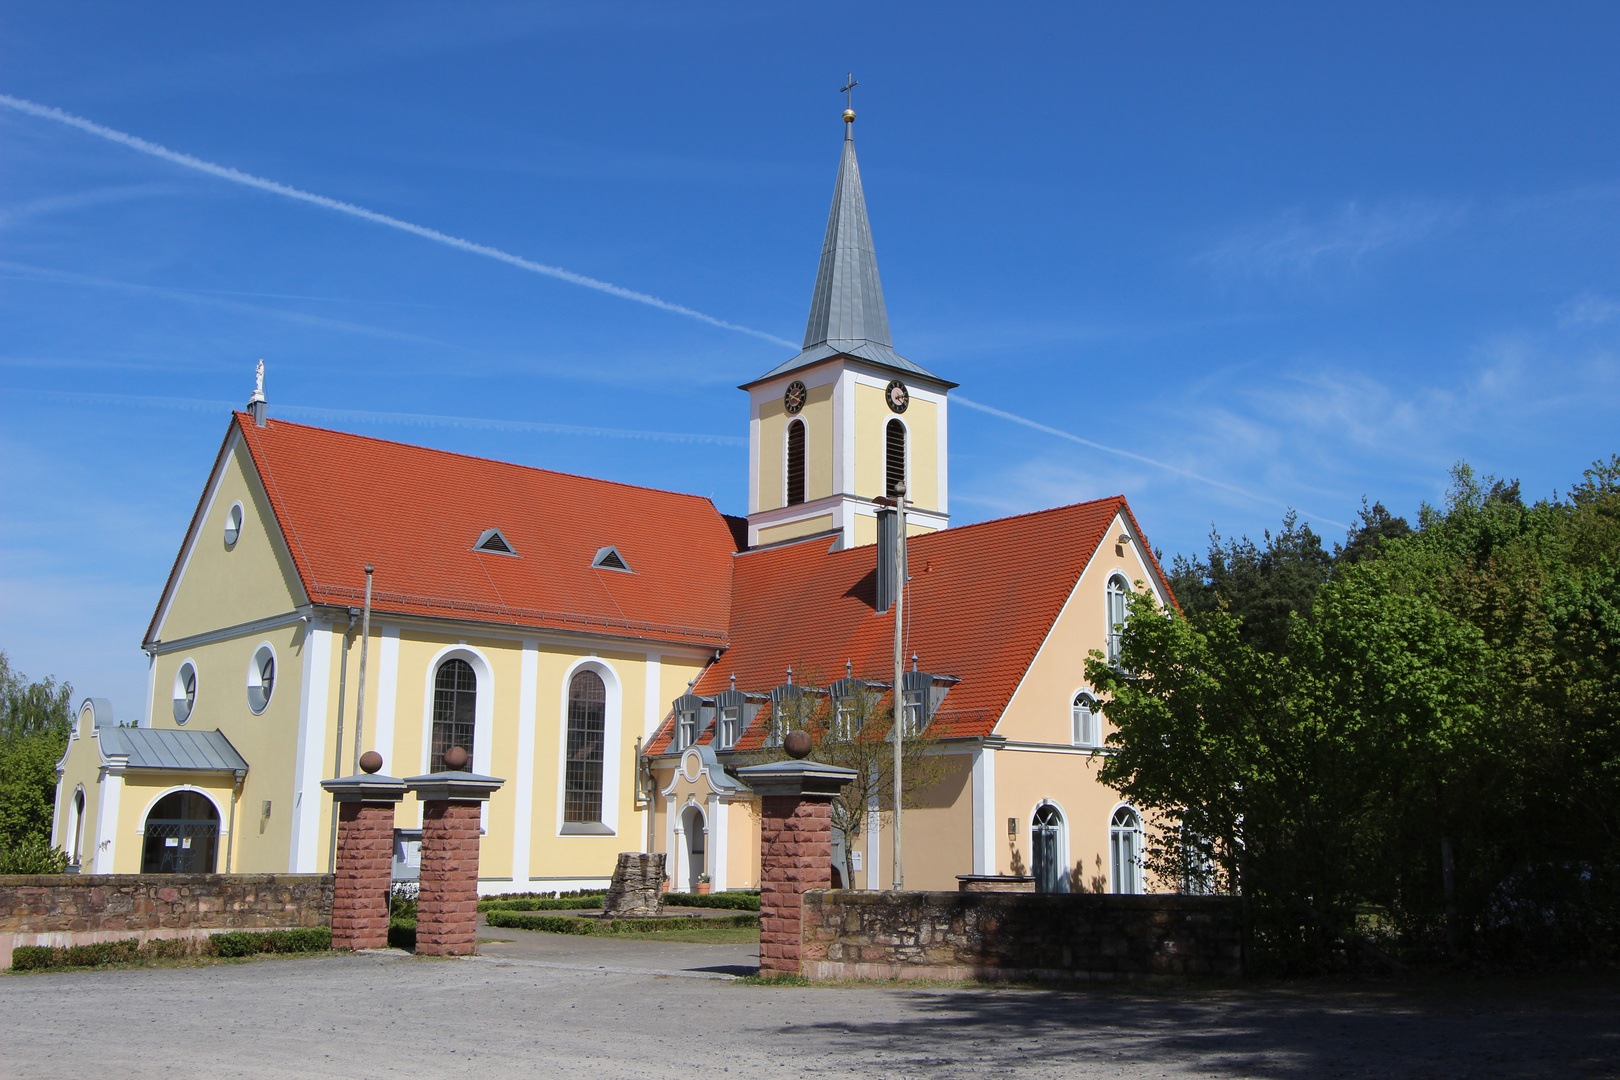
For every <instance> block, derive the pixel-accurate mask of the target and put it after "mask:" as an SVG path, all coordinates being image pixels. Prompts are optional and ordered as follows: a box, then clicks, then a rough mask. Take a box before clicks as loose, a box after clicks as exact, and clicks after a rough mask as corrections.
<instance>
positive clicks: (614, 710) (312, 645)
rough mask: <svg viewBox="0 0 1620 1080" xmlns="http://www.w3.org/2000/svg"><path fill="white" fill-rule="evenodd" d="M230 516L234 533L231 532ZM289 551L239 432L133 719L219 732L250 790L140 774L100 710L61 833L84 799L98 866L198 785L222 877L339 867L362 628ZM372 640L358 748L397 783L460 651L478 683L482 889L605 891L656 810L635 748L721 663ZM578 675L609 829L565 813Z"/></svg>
mask: <svg viewBox="0 0 1620 1080" xmlns="http://www.w3.org/2000/svg"><path fill="white" fill-rule="evenodd" d="M235 508H240V510H241V518H240V526H239V527H238V529H237V535H236V538H235V540H234V542H232V543H227V542H226V540H225V537H226V526H227V524H228V523H230V524H235V519H233V518H232V516H231V515H232V512H233V509H235ZM286 544H287V541H286V539H285V538H284V537H283V536H282V535H281V533H280V531H279V529H278V527H277V526H276V523H275V519H274V515H273V514H272V513H271V512H270V510H269V505H268V503H267V501H266V500H265V498H264V491H263V488H262V486H261V484H260V482H259V478H258V476H257V474H256V471H255V470H254V467H253V463H252V459H251V458H250V457H249V456H248V455H247V453H246V452H245V450H244V449H243V447H242V446H241V444H240V439H239V438H236V439H234V445H228V446H227V447H226V450H225V452H224V453H223V454H222V455H221V459H220V463H219V466H218V468H217V471H216V473H215V475H214V476H213V477H212V478H211V479H210V483H209V486H208V489H207V491H206V492H205V495H204V499H203V504H202V508H201V511H200V517H199V521H198V525H197V527H196V529H195V530H194V531H193V533H192V535H191V536H190V537H189V538H188V542H187V545H186V547H185V549H184V550H183V551H182V553H181V559H180V564H179V568H178V575H177V577H176V580H175V582H174V586H173V588H172V589H171V590H170V593H169V596H168V597H167V598H166V600H165V602H164V603H163V605H162V607H161V608H160V610H159V613H158V616H157V618H156V620H155V624H154V635H153V636H154V639H155V642H154V645H153V647H152V650H151V678H150V679H149V681H148V685H149V687H150V695H151V696H150V699H149V700H148V701H147V702H145V703H144V707H143V709H142V713H143V715H141V716H140V717H139V720H138V722H139V723H140V725H141V726H143V727H147V728H156V729H167V730H177V731H183V730H215V729H217V730H219V731H220V732H222V733H223V734H224V735H225V737H226V738H227V739H228V740H229V741H230V744H231V746H232V747H234V748H235V750H236V751H237V752H238V753H239V754H241V756H242V757H243V758H244V759H246V761H247V762H248V763H249V768H248V769H247V772H246V775H245V776H244V777H243V778H242V779H241V781H240V784H238V783H237V782H236V781H235V779H234V778H232V777H230V776H229V775H226V776H225V777H223V778H221V777H218V776H214V775H207V776H204V775H202V774H198V773H191V772H180V773H173V774H157V773H144V772H143V773H140V774H138V775H137V774H134V773H130V772H126V771H124V770H121V769H119V768H118V767H117V766H116V764H115V765H112V766H109V765H108V764H107V763H106V762H105V761H104V760H103V755H101V754H100V753H99V752H98V749H97V747H98V743H99V739H98V737H97V735H96V728H95V724H94V717H93V710H92V709H90V708H88V703H87V708H86V710H85V714H86V715H85V716H84V717H81V722H80V723H79V724H78V725H77V726H76V728H75V733H74V735H73V737H72V739H71V740H70V743H69V747H68V750H67V753H66V754H65V756H64V758H63V761H62V763H61V765H60V766H59V774H60V781H59V783H58V806H57V814H56V834H57V840H56V842H57V843H59V844H64V841H65V842H67V843H71V837H72V830H73V829H75V828H77V827H78V826H77V824H76V819H75V813H76V811H75V802H74V798H75V795H76V793H77V792H79V791H81V790H82V791H83V792H84V793H85V800H86V811H85V814H84V821H85V824H84V826H83V830H84V835H86V836H88V837H91V838H93V842H92V841H89V840H87V841H84V842H83V846H84V851H85V862H84V863H82V864H81V865H85V866H86V869H90V868H92V867H93V868H94V869H95V870H97V871H101V872H109V873H110V872H117V873H134V872H138V871H139V870H140V869H141V860H142V837H143V833H144V824H145V821H146V815H147V813H148V812H149V810H150V807H151V804H152V803H153V802H154V801H155V800H156V798H157V797H159V795H161V794H163V793H166V792H167V791H168V790H171V789H173V790H182V789H188V788H189V789H195V790H197V791H199V792H200V793H202V794H204V795H206V796H207V797H208V798H209V799H210V800H211V801H212V802H213V803H214V804H215V806H216V808H217V811H218V814H219V822H220V834H221V839H220V841H219V845H218V852H217V857H216V859H215V866H214V869H216V870H219V871H224V870H225V869H226V868H227V852H228V854H229V868H230V869H231V870H234V871H237V872H244V873H269V872H287V873H311V872H321V871H325V870H327V869H328V867H329V866H330V865H331V859H332V838H333V830H332V821H333V819H332V800H331V797H330V796H329V795H327V793H326V792H325V791H324V790H323V789H322V788H321V786H320V783H321V781H322V780H325V779H329V778H332V777H336V776H345V775H350V774H352V773H353V772H355V771H356V769H355V759H356V757H357V753H358V751H357V750H356V740H355V724H356V718H355V710H356V704H357V695H358V692H359V677H360V672H359V661H360V653H361V641H360V621H359V620H358V619H354V620H353V621H352V623H351V615H352V614H354V613H353V612H351V611H348V610H344V609H341V608H330V607H323V606H314V605H311V604H310V603H309V602H308V600H307V599H306V598H305V597H304V595H303V593H302V590H301V588H300V586H299V585H298V577H297V574H296V572H295V570H294V569H293V566H292V562H291V559H290V557H289V555H288V551H287V546H286ZM244 616H245V617H244ZM221 623H223V624H224V625H221ZM263 649H268V650H270V652H271V654H272V655H273V656H274V658H275V679H274V683H273V688H272V692H271V695H270V697H269V700H268V702H266V703H265V705H264V708H263V710H262V711H261V712H259V713H255V712H254V711H253V709H252V708H251V707H250V703H249V699H248V684H249V681H250V670H249V669H250V665H251V664H252V663H253V661H254V659H255V655H256V654H258V653H259V652H260V650H263ZM366 651H367V669H368V670H367V677H366V689H365V713H364V716H363V718H362V720H361V728H360V732H361V738H360V740H359V744H360V748H361V749H368V750H369V749H376V750H377V751H378V752H379V753H381V754H382V755H383V759H384V770H385V771H386V772H388V773H391V774H393V775H398V776H411V775H419V774H421V773H425V772H427V771H428V760H427V759H428V751H429V743H430V734H431V731H432V710H433V685H434V679H435V676H436V674H437V672H438V669H439V667H440V666H441V665H443V664H444V663H445V662H446V661H448V660H451V659H460V660H464V661H466V662H467V663H468V664H470V665H471V667H472V668H473V671H474V673H475V674H476V677H477V710H476V733H475V737H474V740H473V768H474V770H475V771H476V772H478V773H481V774H485V775H494V776H498V777H501V778H503V779H505V780H506V783H505V784H504V785H503V786H502V787H501V788H500V789H499V790H498V791H496V792H495V794H494V796H493V797H492V798H491V799H490V801H489V803H488V804H487V806H486V808H485V810H484V821H483V827H484V835H483V840H482V843H481V846H480V886H479V887H480V889H481V890H483V891H485V892H510V891H529V890H550V889H572V888H581V887H588V886H594V885H600V884H602V883H604V882H605V881H606V880H607V879H608V877H609V876H610V875H611V873H612V868H613V865H614V862H615V859H616V857H617V854H618V852H620V851H623V850H641V849H643V848H644V846H645V843H646V836H647V824H648V816H649V813H650V810H649V807H648V804H647V803H646V801H645V800H642V801H639V802H638V800H637V789H636V776H637V767H638V759H637V749H638V746H639V741H640V740H642V739H644V738H645V737H646V736H647V735H648V734H649V733H650V732H651V731H652V729H653V728H654V727H656V726H657V724H658V722H659V721H660V720H661V719H662V717H663V716H664V714H665V712H666V711H667V709H668V703H669V702H670V701H671V700H673V699H674V698H675V697H677V696H678V695H679V694H680V693H682V692H683V691H684V690H685V689H686V687H687V686H688V684H689V682H690V680H692V679H694V678H696V677H697V676H698V674H699V673H700V672H701V671H702V669H703V667H704V665H705V663H706V662H707V661H708V660H709V658H710V657H711V656H712V650H707V649H702V648H698V647H694V646H690V645H684V644H670V643H649V642H647V641H645V640H637V639H619V638H615V637H612V636H610V635H602V634H583V633H580V634H573V633H563V632H553V631H532V630H523V629H520V628H516V627H513V628H503V627H492V626H491V625H490V624H488V623H482V622H458V621H456V620H451V619H425V618H419V619H413V618H389V617H382V616H379V617H374V618H373V620H372V624H371V636H370V640H369V647H368V648H367V650H366ZM182 667H189V668H190V670H192V671H194V672H195V683H194V686H195V691H194V700H193V704H192V706H191V711H190V714H189V715H188V716H186V718H185V721H184V723H181V722H180V721H179V720H177V719H176V711H175V707H174V699H175V697H176V695H177V693H180V691H179V690H178V689H177V688H178V687H179V685H180V684H179V683H177V676H178V675H179V673H180V671H181V669H182ZM581 670H590V671H594V672H595V673H596V674H598V675H599V676H600V677H601V679H602V681H603V684H604V687H605V688H606V691H607V703H606V710H605V711H606V733H605V735H606V739H605V746H604V769H603V785H602V786H603V791H602V797H603V810H602V823H601V826H600V827H599V828H595V829H593V830H591V831H588V832H587V831H580V830H579V829H578V828H575V829H573V830H572V831H570V829H568V828H565V827H564V825H563V824H562V818H563V812H562V811H563V807H562V798H563V794H562V792H563V775H562V764H561V763H562V761H563V758H564V745H563V741H564V739H565V737H566V720H565V718H566V715H567V694H568V686H569V682H570V680H571V679H572V678H573V676H574V675H575V673H576V672H578V671H581ZM340 686H341V695H342V697H343V699H344V700H343V701H342V710H343V712H344V714H345V715H344V717H343V732H342V740H343V741H342V744H341V745H339V743H338V741H337V740H338V723H339V721H338V717H339V711H340V704H339V698H340ZM233 796H234V798H233ZM421 814H422V811H421V804H420V803H419V802H416V801H415V800H411V799H407V800H406V801H405V802H404V803H402V804H401V805H400V807H399V809H398V811H397V814H396V827H398V828H402V829H414V828H420V826H421ZM233 816H234V826H233ZM227 837H228V838H229V841H230V842H229V845H227V842H226V838H227ZM64 846H65V844H64ZM92 849H93V852H92Z"/></svg>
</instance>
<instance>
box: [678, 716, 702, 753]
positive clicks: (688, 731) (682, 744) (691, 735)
mask: <svg viewBox="0 0 1620 1080" xmlns="http://www.w3.org/2000/svg"><path fill="white" fill-rule="evenodd" d="M697 737H698V714H697V713H696V712H683V713H681V730H680V737H679V740H678V741H677V744H676V745H677V747H678V748H679V749H681V750H685V749H686V748H687V747H688V746H691V745H692V744H693V743H695V742H697Z"/></svg>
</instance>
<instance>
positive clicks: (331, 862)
mask: <svg viewBox="0 0 1620 1080" xmlns="http://www.w3.org/2000/svg"><path fill="white" fill-rule="evenodd" d="M354 616H355V610H354V608H350V609H349V627H348V629H347V630H344V631H343V651H342V652H341V653H339V654H338V655H339V656H340V657H341V659H340V660H339V661H338V707H337V744H336V745H335V746H333V747H332V779H334V780H337V779H339V778H341V777H342V776H343V705H344V700H343V699H344V690H345V689H346V688H347V686H348V682H349V635H350V634H352V633H354ZM337 827H338V811H337V807H336V806H334V807H332V836H331V839H330V843H328V844H327V853H326V872H327V873H328V874H335V873H337V832H338V830H337Z"/></svg>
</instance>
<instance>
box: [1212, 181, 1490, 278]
mask: <svg viewBox="0 0 1620 1080" xmlns="http://www.w3.org/2000/svg"><path fill="white" fill-rule="evenodd" d="M1466 214H1467V210H1466V208H1465V207H1462V206H1460V205H1455V204H1446V203H1440V202H1433V201H1424V200H1409V201H1406V202H1392V203H1384V204H1381V205H1378V206H1373V207H1367V206H1362V205H1361V204H1359V203H1354V202H1350V203H1345V204H1343V205H1342V206H1340V207H1339V208H1338V209H1337V210H1335V211H1333V212H1332V213H1330V214H1327V215H1325V216H1322V217H1318V218H1312V217H1310V216H1309V215H1307V214H1306V212H1305V211H1303V210H1299V209H1291V210H1285V211H1283V212H1282V213H1279V214H1277V215H1276V216H1275V217H1272V218H1270V219H1269V220H1266V221H1263V222H1260V223H1258V224H1254V225H1251V226H1248V227H1246V228H1243V229H1239V230H1238V231H1236V232H1234V233H1232V234H1231V235H1230V236H1228V237H1227V238H1226V239H1225V240H1223V241H1221V242H1220V243H1219V244H1217V245H1215V246H1214V247H1213V248H1210V249H1209V250H1207V251H1204V252H1202V253H1200V254H1199V255H1197V256H1196V257H1195V259H1194V262H1195V263H1197V264H1201V265H1204V266H1207V267H1209V268H1210V269H1212V270H1214V271H1215V272H1216V273H1217V274H1220V275H1222V276H1225V277H1235V278H1244V277H1247V278H1253V277H1267V278H1297V277H1307V276H1310V275H1312V274H1315V273H1318V272H1321V271H1325V270H1328V269H1343V268H1351V269H1353V268H1355V267H1356V266H1357V265H1358V264H1359V263H1361V262H1362V260H1364V259H1366V258H1367V257H1368V256H1370V255H1372V254H1374V253H1375V252H1381V251H1390V250H1394V249H1397V248H1402V247H1406V246H1409V245H1412V244H1415V243H1417V242H1419V241H1421V240H1424V239H1426V238H1428V237H1430V236H1432V235H1434V234H1436V233H1439V232H1442V231H1445V230H1448V229H1451V228H1454V227H1456V226H1457V225H1459V224H1461V222H1462V221H1463V219H1464V217H1465V216H1466Z"/></svg>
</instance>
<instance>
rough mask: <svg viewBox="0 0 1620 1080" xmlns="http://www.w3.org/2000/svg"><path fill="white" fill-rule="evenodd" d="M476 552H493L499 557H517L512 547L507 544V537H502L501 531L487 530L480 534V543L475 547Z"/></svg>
mask: <svg viewBox="0 0 1620 1080" xmlns="http://www.w3.org/2000/svg"><path fill="white" fill-rule="evenodd" d="M473 550H474V551H492V552H494V553H495V554H497V555H516V554H517V552H515V551H513V550H512V545H511V544H509V543H507V541H506V537H504V536H502V535H501V530H499V529H485V530H484V531H483V532H481V533H479V534H478V543H476V544H474V545H473Z"/></svg>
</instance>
